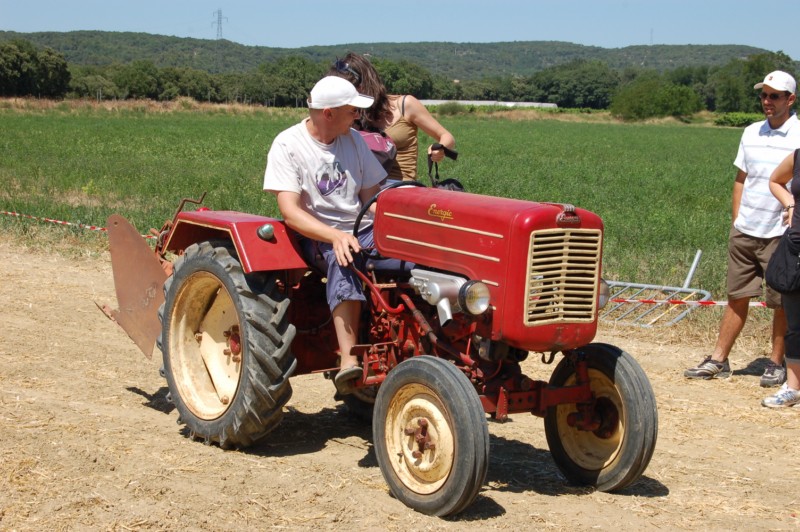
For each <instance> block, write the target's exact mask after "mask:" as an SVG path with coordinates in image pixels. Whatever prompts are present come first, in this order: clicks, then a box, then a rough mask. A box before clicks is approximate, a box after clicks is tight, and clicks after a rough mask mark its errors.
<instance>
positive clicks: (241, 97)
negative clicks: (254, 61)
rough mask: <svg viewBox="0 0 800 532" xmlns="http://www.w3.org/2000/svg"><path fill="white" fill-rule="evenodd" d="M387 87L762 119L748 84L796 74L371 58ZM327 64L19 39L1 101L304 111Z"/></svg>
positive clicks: (3, 62)
mask: <svg viewBox="0 0 800 532" xmlns="http://www.w3.org/2000/svg"><path fill="white" fill-rule="evenodd" d="M373 63H374V65H375V68H376V70H377V71H378V73H379V74H380V75H381V78H382V79H383V81H384V83H385V84H386V87H387V89H388V90H389V92H390V93H395V94H413V95H415V96H416V97H417V98H420V99H437V100H490V101H504V102H522V101H535V102H546V103H554V104H557V105H558V106H559V107H562V108H581V109H598V110H610V111H611V113H612V114H614V115H615V116H619V117H622V118H624V119H627V120H637V119H643V118H649V117H656V116H678V117H680V116H690V115H692V114H694V113H696V112H698V111H701V110H703V109H705V110H709V111H718V112H726V113H731V112H743V113H749V112H759V111H760V107H759V102H758V101H757V99H756V98H755V92H754V91H753V84H754V83H756V82H758V81H761V80H762V79H763V77H764V75H765V74H766V73H767V72H770V71H772V70H778V69H780V70H785V71H787V72H789V73H791V74H793V75H794V62H793V60H792V59H791V58H790V57H789V56H787V55H786V54H784V53H782V52H777V53H772V52H765V53H758V54H754V55H750V56H748V57H745V58H740V59H732V60H730V61H729V62H727V63H726V64H723V65H721V66H684V67H677V68H674V69H672V70H667V71H664V72H659V71H656V70H654V69H646V68H633V67H628V68H624V69H618V68H612V67H610V66H609V65H608V64H607V63H605V62H603V61H600V60H586V59H577V60H574V61H571V62H568V63H565V64H562V65H558V66H554V67H551V68H546V69H543V70H540V71H538V72H536V73H534V74H532V75H529V76H520V75H508V76H493V77H487V78H483V79H467V80H462V81H459V80H452V79H449V78H445V77H444V76H442V75H434V74H432V73H431V72H430V71H429V70H427V69H426V68H424V67H423V66H420V65H419V64H416V63H413V62H411V61H408V60H399V61H392V60H388V59H380V58H374V59H373ZM329 67H330V64H329V63H328V62H324V61H314V60H311V59H309V58H307V57H304V56H302V55H295V56H286V57H281V58H279V59H277V60H275V61H273V62H270V63H264V64H262V65H260V66H259V67H258V68H256V69H252V70H250V71H244V72H225V73H210V72H208V71H205V70H198V69H194V68H189V67H175V66H168V67H157V66H156V65H155V64H154V63H153V62H152V61H149V60H134V61H131V62H129V63H125V64H123V63H113V64H109V65H105V66H91V65H74V64H68V63H67V61H66V60H65V58H64V56H63V55H62V54H60V53H59V52H57V51H54V50H53V49H51V48H47V47H45V48H41V49H39V48H37V47H36V46H35V45H34V44H32V43H31V42H29V41H26V40H24V39H15V40H12V41H9V42H6V43H2V44H0V96H6V97H13V96H32V97H41V98H92V99H98V100H113V99H152V100H162V101H165V100H175V99H177V98H180V97H188V98H193V99H195V100H197V101H205V102H211V103H232V102H238V103H245V104H253V105H267V106H277V107H300V106H303V105H304V104H305V100H306V98H307V95H308V92H309V91H310V89H311V87H312V86H313V85H314V83H315V82H316V81H317V80H318V79H319V78H320V77H321V76H322V75H323V74H324V73H325V72H326V71H327V70H328V68H329Z"/></svg>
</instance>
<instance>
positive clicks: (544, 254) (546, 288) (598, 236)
mask: <svg viewBox="0 0 800 532" xmlns="http://www.w3.org/2000/svg"><path fill="white" fill-rule="evenodd" d="M601 244H602V233H601V232H600V231H599V230H587V229H551V230H544V231H535V232H533V233H531V242H530V247H529V250H528V257H529V263H530V270H529V272H528V281H527V286H526V288H527V289H526V290H525V298H526V299H525V316H524V319H525V324H526V325H528V326H533V325H544V324H548V323H585V322H591V321H593V320H594V317H595V307H596V304H597V298H596V297H595V294H596V293H597V282H598V279H599V276H600V249H601Z"/></svg>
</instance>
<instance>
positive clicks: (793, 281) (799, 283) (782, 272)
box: [764, 229, 800, 294]
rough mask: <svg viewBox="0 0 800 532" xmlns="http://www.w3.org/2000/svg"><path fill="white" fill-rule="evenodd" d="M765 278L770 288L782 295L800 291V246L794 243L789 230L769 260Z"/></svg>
mask: <svg viewBox="0 0 800 532" xmlns="http://www.w3.org/2000/svg"><path fill="white" fill-rule="evenodd" d="M764 278H765V280H766V281H767V285H769V287H770V288H772V289H773V290H775V291H776V292H780V293H781V294H791V293H794V292H798V291H800V246H797V245H796V244H793V243H792V241H791V239H790V238H789V230H788V229H787V230H786V232H785V233H783V236H782V237H781V239H780V241H779V242H778V247H777V248H775V252H774V253H773V254H772V257H770V259H769V264H767V271H766V274H765V276H764Z"/></svg>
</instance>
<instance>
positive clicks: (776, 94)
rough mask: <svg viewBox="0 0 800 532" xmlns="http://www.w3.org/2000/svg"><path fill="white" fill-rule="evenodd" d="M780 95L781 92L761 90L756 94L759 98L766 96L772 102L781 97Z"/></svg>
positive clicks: (762, 98) (781, 94)
mask: <svg viewBox="0 0 800 532" xmlns="http://www.w3.org/2000/svg"><path fill="white" fill-rule="evenodd" d="M781 96H783V93H782V92H762V93H761V94H759V95H758V97H759V98H760V99H761V100H766V99H767V98H769V99H770V100H772V101H773V102H774V101H775V100H779V99H780V98H781Z"/></svg>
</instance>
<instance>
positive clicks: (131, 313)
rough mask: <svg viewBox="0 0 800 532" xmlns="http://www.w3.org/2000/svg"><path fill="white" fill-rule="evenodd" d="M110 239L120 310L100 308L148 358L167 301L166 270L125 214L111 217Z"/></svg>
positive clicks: (106, 307) (158, 330)
mask: <svg viewBox="0 0 800 532" xmlns="http://www.w3.org/2000/svg"><path fill="white" fill-rule="evenodd" d="M107 227H108V241H109V249H110V252H111V268H112V270H113V272H114V288H115V290H116V293H117V304H118V305H119V310H111V309H110V308H109V307H108V305H105V306H103V307H102V308H101V310H102V311H103V312H104V313H105V314H106V316H108V317H109V318H111V319H112V320H114V321H115V322H117V324H119V326H120V327H122V328H123V329H124V330H125V332H126V333H128V336H130V338H131V340H133V341H134V343H135V344H136V345H137V346H138V347H139V349H141V351H142V353H144V355H145V356H146V357H147V358H152V356H153V346H154V344H155V342H156V339H157V338H158V335H159V333H160V332H161V323H160V322H159V320H158V309H159V307H160V306H161V304H162V303H163V302H164V291H163V286H164V281H165V280H166V279H167V274H166V272H165V271H164V270H163V269H162V267H161V263H160V261H159V260H158V257H157V256H156V254H155V252H154V251H153V250H152V249H150V247H149V246H148V245H147V243H146V242H145V240H144V238H142V235H141V234H139V232H138V231H137V230H136V228H135V227H133V226H132V225H131V224H130V222H128V221H127V220H126V219H125V218H123V217H122V216H119V215H117V214H113V215H111V216H109V218H108V224H107Z"/></svg>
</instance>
